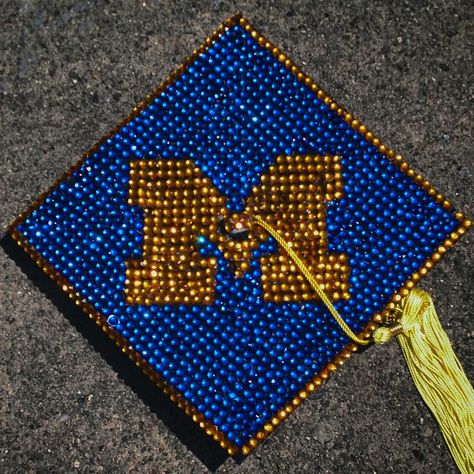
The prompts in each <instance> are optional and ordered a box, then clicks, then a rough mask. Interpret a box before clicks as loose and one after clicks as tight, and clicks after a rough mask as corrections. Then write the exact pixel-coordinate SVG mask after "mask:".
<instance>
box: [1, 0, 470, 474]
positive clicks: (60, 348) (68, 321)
mask: <svg viewBox="0 0 474 474" xmlns="http://www.w3.org/2000/svg"><path fill="white" fill-rule="evenodd" d="M0 11H1V13H0V15H1V20H2V26H1V27H0V46H1V49H2V57H1V63H2V71H3V74H2V78H1V82H0V90H1V96H0V97H1V98H0V100H1V119H0V120H1V134H0V143H1V152H0V153H1V155H0V160H1V161H0V166H1V175H0V182H1V186H0V204H1V208H0V229H2V232H4V230H5V229H6V226H7V225H8V223H9V222H11V221H12V220H13V219H14V217H15V216H16V215H17V213H19V212H20V211H22V210H23V209H25V208H26V207H27V206H28V205H29V204H30V203H31V202H32V201H33V199H34V198H35V197H36V196H37V195H38V194H39V193H40V192H42V191H44V190H45V189H47V188H48V187H49V185H50V184H51V183H52V182H53V181H54V180H55V179H56V178H57V177H59V176H60V175H61V174H62V173H63V171H64V170H65V169H67V168H68V167H69V166H70V165H71V164H72V163H74V162H75V161H76V160H77V159H78V158H79V156H80V155H81V153H82V152H83V151H84V150H86V149H87V148H89V147H90V146H91V145H92V144H93V143H94V142H95V141H96V139H98V138H99V137H100V136H101V135H102V134H104V133H105V132H106V131H108V130H109V129H110V128H111V127H112V126H113V125H114V124H115V123H116V122H117V121H118V120H119V119H120V118H122V117H123V116H124V115H126V114H127V113H128V112H129V110H130V109H131V107H132V105H133V104H135V103H137V102H138V100H139V99H140V98H141V97H142V96H143V95H145V94H146V93H147V92H148V91H150V90H151V88H152V86H153V85H154V84H157V83H158V82H160V80H161V79H163V78H164V76H165V74H166V73H167V72H169V71H171V70H172V69H173V68H174V67H175V66H176V65H178V64H179V63H180V62H181V60H182V59H183V58H184V57H185V56H187V55H188V54H189V53H190V52H191V51H192V50H193V49H194V47H196V46H197V45H198V44H200V42H201V41H202V40H203V38H204V37H205V36H207V34H208V33H210V32H211V31H212V30H213V29H215V28H216V27H217V26H218V25H219V23H220V22H221V21H222V20H224V19H225V18H226V17H228V16H230V15H232V14H234V13H235V12H237V11H241V12H242V13H243V14H244V15H245V16H246V17H247V18H248V19H249V20H250V21H251V22H252V23H253V24H254V25H255V26H256V27H257V28H258V29H260V30H261V31H262V32H263V33H264V34H266V35H267V36H269V37H270V38H271V39H272V40H273V41H274V42H275V43H276V44H278V45H279V46H280V47H281V48H282V49H283V50H284V51H285V52H287V53H289V54H290V56H292V57H293V59H294V60H295V62H296V63H298V64H300V65H301V66H302V67H303V69H305V70H306V71H307V72H308V73H309V74H310V75H312V76H313V77H314V78H315V79H316V81H317V82H319V83H320V84H321V85H322V86H323V87H324V88H325V89H326V90H327V91H328V92H329V93H330V95H332V96H333V97H334V98H336V99H337V100H338V101H339V102H340V103H342V104H343V105H344V106H345V107H346V108H348V109H349V110H350V111H352V112H353V113H354V114H355V115H356V116H358V117H359V118H360V119H362V121H363V122H365V123H366V124H367V125H368V126H369V128H370V129H373V130H374V131H375V132H377V134H378V135H379V136H381V137H382V139H384V141H385V142H386V143H387V144H389V145H390V146H391V147H393V148H395V149H396V150H397V151H398V152H400V153H402V154H404V155H405V156H406V157H407V158H408V161H409V162H410V163H411V164H412V166H413V167H414V168H415V169H416V170H418V171H420V172H422V174H424V175H425V176H426V177H427V178H428V179H430V180H431V181H432V182H433V183H435V184H436V186H437V187H438V188H439V189H440V190H441V191H442V192H443V193H445V194H446V196H448V197H449V198H450V199H451V200H453V201H454V203H455V204H456V206H457V207H458V208H459V209H461V210H463V211H464V212H465V213H466V214H467V215H470V216H471V217H472V216H474V210H473V208H472V206H470V204H472V196H473V158H472V154H471V153H472V143H473V142H472V139H471V136H472V132H473V129H472V122H473V118H474V117H473V109H472V97H473V86H472V77H473V68H472V50H473V49H472V46H473V34H474V24H473V18H472V5H471V4H470V2H468V1H460V0H452V1H443V0H437V1H431V2H426V1H420V0H411V1H403V2H399V1H394V2H384V1H375V2H372V1H365V0H353V1H339V2H333V1H330V0H327V1H324V2H321V1H317V2H310V1H306V2H291V1H290V0H281V1H260V0H249V1H243V2H231V1H221V0H214V1H212V2H210V1H206V2H192V1H186V2H171V1H170V2H152V1H151V0H143V1H140V2H137V1H133V2H132V1H129V2H127V1H116V2H111V1H110V2H104V1H97V2H94V1H89V2H88V1H77V2H65V1H64V2H60V1H18V0H16V1H13V0H12V1H6V0H4V1H3V2H2V7H1V10H0ZM472 242H473V237H472V231H471V235H467V236H466V237H465V238H463V239H462V241H461V242H460V243H459V244H458V245H457V247H456V248H455V250H454V251H452V252H450V253H449V254H448V255H447V256H446V257H445V259H444V260H443V262H442V263H441V264H440V265H439V266H438V267H437V268H436V269H435V271H434V272H433V273H432V274H431V275H430V276H429V277H428V278H427V279H426V280H425V281H424V282H423V284H422V287H423V288H425V289H428V290H430V291H431V292H432V294H433V295H434V299H435V303H436V306H437V309H438V312H439V315H440V317H441V319H442V321H443V324H444V326H445V328H446V330H447V332H448V334H449V336H450V337H451V340H452V342H453V345H454V347H455V349H456V351H457V353H458V355H459V357H460V358H461V360H462V361H463V363H464V366H465V368H466V370H467V373H468V374H469V375H470V376H471V378H472V376H473V372H474V364H473V362H474V361H473V351H472V338H473V335H474V328H473V323H472V318H471V317H470V316H471V313H472V307H473V305H474V295H473V281H474V277H473V271H472V269H473V265H472V260H473V245H472ZM17 260H21V259H17ZM0 265H1V267H2V272H1V273H0V295H1V297H0V347H1V348H2V357H1V362H0V472H5V473H16V472H45V473H54V472H92V473H94V472H113V473H121V472H139V473H147V472H156V473H162V472H163V473H164V472H169V473H188V472H195V473H198V472H208V470H209V469H211V470H217V472H218V473H224V472H228V473H229V472H233V473H234V472H235V473H237V472H242V473H274V472H289V473H318V472H324V473H346V472H363V473H374V472H376V473H390V472H417V473H418V472H419V473H433V472H436V473H443V474H444V473H454V472H456V469H455V467H454V466H453V463H452V460H451V458H450V455H449V452H448V450H447V448H446V447H445V445H444V443H443V440H442V437H441V435H440V433H439V431H438V429H437V426H436V424H435V422H434V421H433V419H432V418H431V416H430V414H429V413H428V411H427V409H426V408H425V406H424V405H423V403H422V401H421V400H420V398H419V397H418V395H417V392H416V391H415V389H414V387H413V385H412V383H411V380H410V378H409V376H408V374H407V370H406V367H405V365H404V362H403V360H402V357H401V354H400V351H399V349H398V347H397V345H396V344H391V345H389V346H388V347H384V348H381V349H378V348H375V347H374V348H370V349H369V350H367V351H366V352H364V353H363V354H360V355H359V356H357V357H355V358H354V359H353V360H352V361H351V362H350V363H349V364H348V365H347V366H345V367H344V368H343V369H342V370H340V371H339V372H338V373H337V374H336V375H335V376H334V377H333V378H332V379H331V381H330V382H329V383H328V384H327V385H326V386H325V387H324V388H323V389H321V390H320V391H319V392H318V393H316V394H313V395H312V396H311V397H310V398H309V400H308V401H307V402H305V403H304V405H303V406H302V407H301V408H300V409H299V410H298V411H297V413H296V414H295V415H294V416H292V417H291V419H290V420H289V421H287V422H286V423H284V424H283V425H282V426H281V427H280V428H279V429H278V430H277V431H276V432H275V433H274V434H273V435H272V436H271V437H270V439H269V440H268V441H267V442H265V443H264V444H263V445H262V446H261V447H260V448H259V449H258V450H257V451H255V453H254V454H252V455H251V456H250V457H248V458H247V459H245V460H244V461H243V462H241V463H238V462H236V461H235V460H233V459H231V458H226V456H225V455H224V453H222V452H221V451H220V450H219V449H217V448H216V447H215V446H214V444H213V442H211V441H210V440H208V439H207V438H206V436H205V435H202V434H201V432H200V431H199V430H197V429H196V428H195V427H194V425H193V424H192V423H189V422H188V420H187V418H186V417H183V416H182V415H180V414H179V413H177V412H176V411H175V410H174V409H173V408H172V407H170V405H169V403H167V402H166V400H165V399H163V398H162V397H161V398H160V396H159V395H156V396H155V391H154V390H153V388H152V387H150V386H148V385H147V383H146V381H145V380H144V379H143V378H141V376H139V375H137V374H136V373H135V371H134V370H132V369H131V368H130V367H129V366H128V365H127V363H125V362H123V361H122V358H121V357H117V353H116V352H115V350H114V349H113V348H109V346H108V345H107V344H106V341H104V340H102V339H101V338H100V337H99V336H95V335H94V334H95V332H96V331H95V328H92V329H91V328H90V327H89V326H88V325H87V324H86V323H83V322H81V321H80V319H81V318H80V315H77V314H74V313H73V312H70V311H69V310H68V309H66V308H65V307H64V306H63V304H62V303H61V301H60V300H58V299H57V298H56V299H55V300H54V302H55V304H53V302H52V301H51V299H49V298H48V297H47V296H46V295H45V294H44V292H43V291H40V289H39V288H38V286H37V284H36V278H37V276H35V275H34V274H31V273H30V274H29V275H30V277H27V276H26V275H25V274H24V273H23V272H22V271H21V270H20V268H19V267H18V266H17V265H16V264H15V263H14V261H13V260H12V259H11V258H10V257H9V256H8V255H7V254H6V253H5V252H4V251H3V250H0ZM40 286H41V284H40ZM43 286H44V284H43ZM42 289H43V290H44V291H46V293H48V294H49V293H50V292H49V290H48V289H47V288H44V287H43V288H42ZM53 299H54V298H53ZM105 346H107V347H105Z"/></svg>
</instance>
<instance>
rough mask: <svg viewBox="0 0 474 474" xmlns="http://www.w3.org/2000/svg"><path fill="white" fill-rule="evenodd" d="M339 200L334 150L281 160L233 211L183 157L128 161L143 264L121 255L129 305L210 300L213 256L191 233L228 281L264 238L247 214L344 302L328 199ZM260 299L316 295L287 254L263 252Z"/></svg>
mask: <svg viewBox="0 0 474 474" xmlns="http://www.w3.org/2000/svg"><path fill="white" fill-rule="evenodd" d="M341 196H342V179H341V164H340V159H339V157H338V156H320V155H304V156H299V155H298V156H279V157H278V158H277V159H276V163H275V164H274V165H273V166H271V167H270V169H269V170H268V172H267V173H266V174H264V175H262V177H261V182H260V185H259V186H255V187H254V188H253V190H252V193H251V194H250V196H249V197H248V198H247V200H246V211H245V212H244V213H242V214H231V213H230V212H229V211H228V209H227V208H226V205H225V204H226V198H225V196H222V195H220V194H219V192H218V190H217V189H216V188H215V187H214V186H213V184H212V183H211V181H210V180H209V179H208V178H206V177H205V176H203V175H202V173H201V171H200V170H199V169H198V168H197V167H195V166H194V164H193V163H192V161H190V160H181V161H176V160H169V161H165V160H155V161H148V160H140V161H134V162H132V163H131V171H130V189H129V204H130V205H136V206H140V207H141V208H142V209H143V210H144V226H143V249H142V257H141V259H140V260H136V259H132V260H129V261H127V273H126V284H125V293H126V299H127V302H128V303H129V304H143V305H152V304H212V303H213V301H214V296H215V294H214V293H215V284H216V282H215V277H216V272H217V260H216V259H215V258H212V257H211V258H203V257H202V256H201V255H200V254H199V244H198V237H201V239H202V238H203V237H204V238H206V239H208V240H209V241H210V242H212V243H214V244H215V245H216V246H217V247H218V249H219V250H220V251H221V252H222V253H223V256H224V258H225V259H226V260H227V261H229V262H230V264H231V268H232V269H233V271H234V274H235V277H236V278H240V277H242V276H243V275H244V274H245V272H246V271H247V270H248V269H249V267H250V261H251V258H252V251H253V250H255V249H256V248H257V247H258V246H259V245H260V244H261V243H262V242H264V241H265V240H266V239H267V238H268V234H267V233H266V232H265V231H264V230H263V229H261V227H259V226H258V225H255V224H252V223H251V221H250V220H249V218H248V217H247V215H249V214H250V215H258V216H260V217H261V218H262V219H264V220H265V221H267V222H268V223H269V224H271V225H272V227H274V228H275V229H276V230H277V231H278V232H279V233H280V234H281V235H282V237H283V238H284V239H285V240H286V241H287V242H289V243H290V245H292V248H293V250H295V251H296V252H297V253H298V254H299V255H300V256H301V258H302V259H303V260H304V261H305V263H306V265H307V266H308V268H309V269H310V271H311V273H312V274H313V275H315V278H316V280H317V281H318V283H319V284H320V285H321V286H322V287H323V289H324V290H325V292H326V294H327V295H328V296H329V297H330V298H331V299H333V300H339V299H348V298H349V284H348V277H349V272H350V268H349V265H348V262H347V257H346V256H345V255H344V254H329V253H328V242H327V232H326V203H327V202H328V201H331V200H333V199H339V198H340V197H341ZM260 264H261V270H262V290H263V297H264V299H265V300H266V301H271V302H276V303H279V302H296V301H298V302H299V301H311V300H317V299H318V296H317V295H316V294H315V293H314V291H313V290H312V289H311V288H310V286H309V285H308V284H307V282H306V280H305V279H304V277H303V276H302V275H300V273H299V271H298V269H297V268H296V267H295V265H294V264H293V263H292V261H291V259H290V258H289V257H287V255H286V254H285V253H284V252H278V253H276V254H273V255H270V256H266V257H262V258H261V259H260Z"/></svg>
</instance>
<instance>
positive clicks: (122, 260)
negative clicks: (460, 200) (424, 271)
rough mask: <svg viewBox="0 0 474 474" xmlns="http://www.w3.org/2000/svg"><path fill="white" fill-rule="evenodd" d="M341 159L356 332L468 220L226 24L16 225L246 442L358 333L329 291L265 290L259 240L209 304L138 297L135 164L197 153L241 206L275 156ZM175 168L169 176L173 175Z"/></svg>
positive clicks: (265, 247)
mask: <svg viewBox="0 0 474 474" xmlns="http://www.w3.org/2000/svg"><path fill="white" fill-rule="evenodd" d="M298 155H321V156H339V157H340V164H341V173H342V183H343V195H342V197H341V198H340V199H334V200H330V201H328V202H327V209H326V223H325V228H326V233H327V244H328V251H329V252H330V253H332V254H337V255H345V256H347V263H348V265H349V267H350V276H349V280H348V283H349V299H347V300H346V299H341V300H339V301H335V302H334V304H335V306H336V308H337V310H338V311H339V313H340V314H341V315H342V316H343V317H344V319H345V320H346V322H347V323H348V324H349V325H350V326H351V328H352V329H353V330H354V331H355V332H357V331H358V330H361V329H362V328H363V327H364V326H365V325H366V323H367V322H368V321H369V320H370V319H371V318H372V317H373V315H374V314H375V313H377V312H380V311H382V310H383V309H384V307H385V306H386V305H387V304H388V303H389V301H390V299H391V296H392V294H393V293H394V292H395V291H397V290H398V289H399V288H400V287H401V286H402V285H403V284H404V282H405V281H406V280H407V279H408V278H409V277H410V276H411V275H412V273H413V272H414V271H415V270H418V269H419V268H420V266H421V265H422V264H423V263H424V262H425V261H426V259H427V258H429V257H430V256H431V255H432V254H433V252H435V251H436V249H437V248H438V246H439V245H440V244H441V243H442V242H443V241H444V240H445V239H446V237H448V235H449V234H450V233H451V232H453V231H455V229H456V228H457V227H458V226H459V221H458V220H457V219H455V217H454V215H453V214H451V213H450V212H448V211H445V210H443V208H442V207H441V206H440V205H438V204H436V203H435V202H434V200H433V199H432V198H431V197H430V196H428V194H427V193H426V192H424V191H423V190H422V189H421V188H420V187H419V186H418V185H417V184H416V183H415V182H414V181H413V180H412V179H411V178H409V177H407V176H406V175H404V174H403V173H402V172H401V171H400V170H399V169H398V168H397V167H396V166H395V165H393V164H392V163H391V162H390V161H388V160H387V158H386V157H385V156H383V155H382V154H381V153H380V152H379V151H378V150H377V148H376V147H375V146H373V145H372V144H371V143H370V142H369V141H367V140H366V139H365V138H363V136H362V135H361V134H359V133H357V132H356V131H355V130H354V129H352V128H351V127H350V126H349V125H348V124H347V123H346V122H344V120H343V118H342V117H341V116H338V115H337V113H336V112H334V111H331V110H330V109H329V108H328V106H327V105H325V104H324V103H323V102H321V101H320V100H319V99H318V98H317V96H316V95H315V94H314V93H313V92H312V91H311V90H310V89H309V88H307V87H306V86H305V85H304V84H303V83H302V82H300V81H298V80H297V78H296V77H295V76H294V75H293V74H291V72H290V71H289V70H288V69H287V68H285V66H284V64H282V63H281V62H279V61H278V60H277V59H276V58H275V57H273V56H272V54H271V53H270V52H269V51H268V50H267V49H265V48H264V47H261V46H259V45H258V44H257V42H256V41H255V39H253V38H252V37H251V35H250V34H249V33H247V32H246V31H245V30H244V29H243V28H242V27H241V26H239V25H235V26H232V27H231V28H229V29H228V30H227V31H226V32H225V33H223V35H222V36H221V37H220V38H218V39H217V40H216V42H215V43H214V44H213V45H211V46H210V47H209V49H208V50H207V51H205V52H203V53H202V54H201V55H199V56H198V57H197V58H196V59H195V61H194V62H193V63H192V64H191V65H190V66H189V67H188V68H187V70H186V71H185V72H184V73H183V74H182V75H181V76H180V77H179V78H178V79H177V80H176V81H175V83H174V84H172V85H170V86H169V87H168V88H167V89H166V90H165V91H164V92H162V93H161V94H160V95H159V96H158V97H157V98H156V99H155V100H154V101H153V102H152V104H151V105H149V106H148V107H147V108H146V109H145V110H143V111H142V112H141V113H140V114H139V115H138V116H137V117H136V118H134V119H133V120H132V121H131V122H130V123H128V124H127V125H126V126H124V127H123V128H122V129H121V130H120V131H119V132H118V133H116V134H115V135H114V136H113V137H112V138H110V139H109V140H108V141H107V142H106V143H104V144H103V145H102V146H101V147H100V148H99V149H98V150H96V151H95V152H93V153H91V154H90V155H89V156H88V157H87V158H86V160H85V161H84V163H83V165H82V166H81V167H80V168H79V169H77V170H76V171H75V172H74V173H73V174H72V175H71V176H70V177H69V178H68V179H67V180H66V181H64V182H62V183H61V184H59V185H58V186H57V187H56V188H55V189H54V190H53V191H51V193H50V194H49V196H48V197H47V198H46V199H45V200H44V201H43V202H42V204H41V205H39V206H38V207H37V208H36V209H35V210H34V211H33V212H32V213H31V214H30V215H29V216H28V217H27V218H26V219H25V220H24V221H23V222H22V223H20V224H19V225H18V227H17V230H18V232H19V233H21V234H22V235H23V237H24V238H25V240H26V241H27V242H28V243H29V244H30V245H31V246H32V247H34V249H36V251H37V252H38V253H39V254H40V255H41V256H42V257H43V258H44V259H45V260H46V261H47V262H49V264H50V265H52V266H53V267H54V268H55V269H56V270H57V271H59V272H60V273H61V274H62V275H64V277H66V278H67V279H68V281H69V282H70V284H71V285H72V286H73V287H74V288H75V289H76V290H77V292H79V293H80V294H81V295H82V297H83V298H84V299H85V300H87V301H88V302H89V303H90V304H91V305H92V306H93V307H94V308H95V310H96V311H97V312H98V313H100V314H102V315H104V317H106V318H107V322H108V324H109V325H110V326H111V327H113V328H114V329H115V330H116V331H117V332H119V333H120V334H122V335H123V336H124V337H125V339H126V340H127V341H128V342H129V344H130V345H131V346H132V347H133V348H134V349H135V350H136V351H137V352H138V353H140V354H141V355H142V357H143V358H144V359H145V360H146V361H148V363H149V364H150V366H151V367H153V368H154V369H155V370H156V371H157V372H158V373H159V374H161V375H162V377H163V378H164V379H165V380H166V381H168V382H169V383H170V384H172V385H173V386H174V387H175V388H176V389H177V390H179V392H180V393H181V394H182V395H184V396H185V397H186V399H187V400H188V401H189V402H190V403H191V404H192V405H193V406H194V407H195V408H196V409H197V410H198V411H199V412H200V413H202V414H203V415H204V416H205V418H206V419H207V420H209V421H210V422H212V423H213V424H214V425H215V426H216V427H217V428H218V429H219V430H220V431H221V432H222V433H224V434H225V435H226V436H227V438H228V439H229V440H231V441H232V442H233V443H235V444H236V445H237V446H242V445H243V444H245V443H246V442H247V441H248V440H249V439H250V438H251V437H252V436H254V435H255V434H256V433H257V431H258V430H259V429H261V428H262V426H263V425H264V423H265V422H267V421H268V420H270V419H271V417H272V416H274V415H275V413H276V412H277V411H278V410H279V409H280V408H281V407H283V406H285V404H287V403H288V402H289V401H291V400H292V399H293V397H294V396H295V395H296V394H297V393H298V392H299V390H300V389H301V388H302V387H304V386H305V384H306V383H307V382H308V381H309V380H311V379H312V378H313V376H314V375H315V374H316V373H318V372H319V371H320V370H321V369H322V368H324V367H325V366H326V365H327V363H328V362H329V361H330V360H331V359H332V358H333V357H334V356H335V355H336V354H337V353H338V352H340V351H341V349H342V348H343V347H344V346H345V345H346V344H347V343H348V340H347V338H346V336H345V335H344V334H343V333H342V332H341V331H340V329H339V328H338V326H337V325H336V324H335V323H334V322H333V320H332V319H331V317H330V315H329V313H328V311H327V310H326V308H325V307H324V306H323V305H321V304H320V303H319V302H318V301H306V302H288V303H285V302H281V303H276V302H270V301H267V300H266V299H265V298H264V297H263V286H262V279H261V277H262V270H261V263H260V259H261V258H267V257H268V256H270V255H272V254H275V253H276V252H277V250H278V249H276V245H275V243H274V242H272V241H271V240H270V241H269V240H266V241H264V242H263V243H262V244H261V245H259V246H258V248H255V249H254V250H252V258H251V259H250V262H249V264H248V268H246V271H245V272H243V274H242V275H237V276H236V274H235V271H233V268H232V266H231V265H230V264H229V260H228V259H226V258H224V255H223V252H222V251H221V250H219V248H218V247H217V246H216V245H215V244H214V243H213V242H211V241H209V240H208V239H206V238H201V237H202V236H199V235H196V236H195V238H196V243H195V244H196V246H197V247H198V248H199V252H201V253H202V255H203V257H205V258H214V259H215V260H216V273H215V281H216V284H215V293H214V298H213V300H212V304H152V305H146V304H129V303H128V302H127V298H126V291H125V289H126V272H127V262H129V261H132V260H137V261H139V260H140V259H141V258H142V253H143V244H144V242H143V236H144V233H143V226H144V212H143V209H142V207H140V206H135V205H130V204H129V202H128V199H129V188H130V172H131V163H132V162H135V161H140V160H187V159H189V160H191V161H192V163H194V165H195V166H196V167H197V168H198V169H199V170H200V173H202V175H203V176H204V177H206V178H207V179H208V180H209V181H210V182H211V183H212V185H213V186H214V187H215V189H216V190H217V191H218V193H219V195H220V196H223V197H225V202H226V206H227V209H228V210H229V212H230V213H242V211H243V210H244V207H245V202H246V200H247V198H248V197H249V195H250V194H251V193H252V189H253V188H254V187H255V186H258V185H259V183H260V180H261V176H262V175H263V174H265V173H267V172H268V170H269V168H270V167H271V166H272V165H273V164H274V163H275V161H276V159H277V157H278V156H298ZM170 179H172V178H170Z"/></svg>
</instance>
